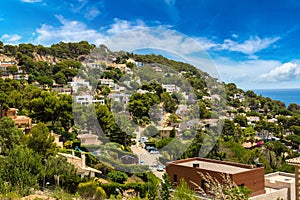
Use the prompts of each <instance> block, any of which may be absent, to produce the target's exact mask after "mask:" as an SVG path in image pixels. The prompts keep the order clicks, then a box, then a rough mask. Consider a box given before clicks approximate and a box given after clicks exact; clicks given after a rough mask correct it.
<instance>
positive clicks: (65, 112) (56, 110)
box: [29, 91, 72, 128]
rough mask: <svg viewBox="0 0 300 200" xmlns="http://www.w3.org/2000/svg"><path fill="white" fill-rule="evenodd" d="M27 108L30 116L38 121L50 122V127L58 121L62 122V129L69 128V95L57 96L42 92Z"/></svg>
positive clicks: (70, 110) (70, 100) (70, 116)
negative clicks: (29, 110)
mask: <svg viewBox="0 0 300 200" xmlns="http://www.w3.org/2000/svg"><path fill="white" fill-rule="evenodd" d="M29 107H30V109H31V113H30V115H31V116H32V117H34V118H35V119H37V120H38V121H41V122H44V123H47V122H51V125H52V127H54V125H55V124H56V123H57V122H58V121H61V122H62V125H63V126H64V128H68V127H69V126H70V121H71V118H72V97H71V96H70V95H57V94H54V93H50V92H46V91H43V92H41V94H40V95H39V96H38V97H36V98H33V99H32V100H31V101H30V103H29Z"/></svg>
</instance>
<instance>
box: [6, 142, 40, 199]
mask: <svg viewBox="0 0 300 200" xmlns="http://www.w3.org/2000/svg"><path fill="white" fill-rule="evenodd" d="M41 172H42V164H41V157H40V156H39V155H38V154H37V153H35V152H33V151H32V150H31V149H29V148H27V147H24V146H16V147H15V148H13V149H12V150H11V151H9V153H8V155H7V156H6V157H0V180H1V182H0V193H2V194H3V193H5V192H6V191H14V192H16V193H17V194H19V195H21V196H23V195H28V194H29V193H30V192H32V189H37V188H38V180H39V178H40V175H41Z"/></svg>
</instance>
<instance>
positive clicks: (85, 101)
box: [75, 95, 105, 105]
mask: <svg viewBox="0 0 300 200" xmlns="http://www.w3.org/2000/svg"><path fill="white" fill-rule="evenodd" d="M75 102H76V103H79V104H82V105H90V104H92V103H100V104H102V105H104V104H105V100H104V99H94V97H93V96H92V95H78V96H75Z"/></svg>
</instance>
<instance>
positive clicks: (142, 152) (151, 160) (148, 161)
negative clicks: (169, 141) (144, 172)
mask: <svg viewBox="0 0 300 200" xmlns="http://www.w3.org/2000/svg"><path fill="white" fill-rule="evenodd" d="M131 150H132V152H133V153H134V154H136V155H137V156H138V158H139V161H141V160H143V161H144V162H145V165H149V166H150V169H151V171H152V172H153V173H154V174H155V175H156V176H157V177H158V178H160V179H162V175H163V173H164V172H159V171H157V166H158V164H159V161H158V158H159V157H160V156H161V155H160V154H151V153H149V152H148V151H147V150H146V149H143V148H142V147H139V146H137V145H133V146H131ZM154 166H155V167H154Z"/></svg>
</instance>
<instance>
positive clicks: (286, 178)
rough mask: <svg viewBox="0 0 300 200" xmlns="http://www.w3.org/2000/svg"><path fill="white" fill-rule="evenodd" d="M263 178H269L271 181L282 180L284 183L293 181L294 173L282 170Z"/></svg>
mask: <svg viewBox="0 0 300 200" xmlns="http://www.w3.org/2000/svg"><path fill="white" fill-rule="evenodd" d="M265 179H267V180H270V182H271V183H275V182H284V183H295V175H294V174H290V173H284V172H275V173H272V174H267V175H265Z"/></svg>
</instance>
